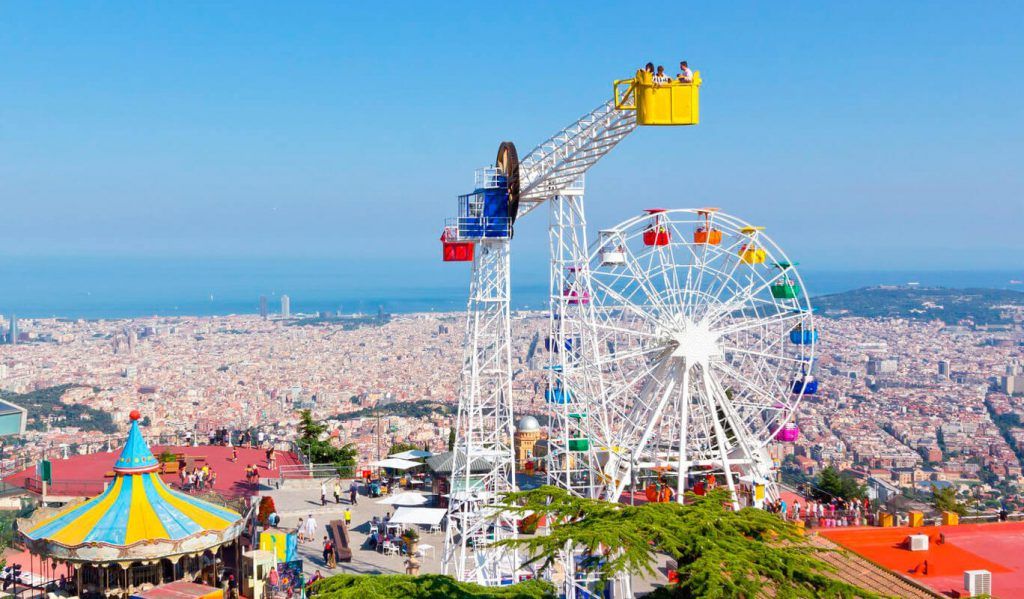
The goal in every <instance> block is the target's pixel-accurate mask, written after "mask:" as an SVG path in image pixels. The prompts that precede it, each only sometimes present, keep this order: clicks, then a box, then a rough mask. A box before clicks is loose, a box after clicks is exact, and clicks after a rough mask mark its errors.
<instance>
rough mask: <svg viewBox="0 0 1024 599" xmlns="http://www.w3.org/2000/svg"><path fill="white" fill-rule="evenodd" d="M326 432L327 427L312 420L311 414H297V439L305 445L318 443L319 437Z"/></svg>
mask: <svg viewBox="0 0 1024 599" xmlns="http://www.w3.org/2000/svg"><path fill="white" fill-rule="evenodd" d="M325 432H327V425H326V424H323V423H321V422H317V421H316V420H314V419H313V412H312V411H310V410H302V411H301V412H299V438H300V439H302V441H303V442H305V443H310V442H313V441H319V440H320V436H321V435H323V434H324V433H325Z"/></svg>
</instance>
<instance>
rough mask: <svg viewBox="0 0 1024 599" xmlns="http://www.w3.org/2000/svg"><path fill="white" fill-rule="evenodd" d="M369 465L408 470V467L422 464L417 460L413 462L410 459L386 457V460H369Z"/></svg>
mask: <svg viewBox="0 0 1024 599" xmlns="http://www.w3.org/2000/svg"><path fill="white" fill-rule="evenodd" d="M370 465H371V466H373V467H375V468H393V469H394V470H408V469H409V468H415V467H416V466H422V465H423V464H421V463H419V462H413V461H410V460H402V459H399V458H388V459H386V460H378V461H376V462H370Z"/></svg>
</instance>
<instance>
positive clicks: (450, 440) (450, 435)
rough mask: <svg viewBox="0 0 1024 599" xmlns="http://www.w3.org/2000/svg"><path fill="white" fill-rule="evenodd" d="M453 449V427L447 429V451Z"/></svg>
mask: <svg viewBox="0 0 1024 599" xmlns="http://www.w3.org/2000/svg"><path fill="white" fill-rule="evenodd" d="M454 450H455V427H454V426H453V427H451V428H450V429H448V451H454Z"/></svg>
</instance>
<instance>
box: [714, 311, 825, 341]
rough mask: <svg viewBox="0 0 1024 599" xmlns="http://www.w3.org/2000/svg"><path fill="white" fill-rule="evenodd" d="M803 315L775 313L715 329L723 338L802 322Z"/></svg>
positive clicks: (799, 313)
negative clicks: (792, 322)
mask: <svg viewBox="0 0 1024 599" xmlns="http://www.w3.org/2000/svg"><path fill="white" fill-rule="evenodd" d="M804 316H805V315H804V314H803V313H801V312H776V313H774V314H768V315H767V316H762V317H760V318H753V319H747V320H739V319H737V320H736V321H734V322H731V323H729V324H727V325H725V326H723V327H721V328H716V329H715V330H716V331H718V332H719V333H720V334H721V335H722V336H723V337H724V336H726V335H732V334H734V333H741V332H745V331H751V330H754V329H760V328H767V327H770V326H773V325H782V324H785V323H787V322H790V321H794V320H803V318H804Z"/></svg>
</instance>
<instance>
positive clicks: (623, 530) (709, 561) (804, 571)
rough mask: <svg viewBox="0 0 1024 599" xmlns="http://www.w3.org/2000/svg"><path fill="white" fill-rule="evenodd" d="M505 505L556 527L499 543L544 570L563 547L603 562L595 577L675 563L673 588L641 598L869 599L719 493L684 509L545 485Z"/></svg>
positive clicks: (783, 525)
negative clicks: (665, 560) (664, 560)
mask: <svg viewBox="0 0 1024 599" xmlns="http://www.w3.org/2000/svg"><path fill="white" fill-rule="evenodd" d="M507 500H508V503H509V504H510V505H509V509H511V510H513V511H514V512H517V513H520V514H522V513H526V512H533V513H537V514H544V515H545V516H547V518H548V521H549V522H561V523H562V524H561V525H559V526H554V527H552V529H551V532H550V534H547V535H536V536H531V537H522V538H518V539H508V540H505V541H500V542H499V543H500V544H503V545H514V546H519V547H520V548H521V549H523V550H524V553H526V554H528V555H532V556H535V557H534V558H533V560H532V561H533V562H535V563H536V562H539V563H540V566H541V567H542V568H543V567H548V566H551V565H553V564H554V562H555V560H557V559H558V556H559V553H560V552H561V551H562V550H563V549H564V547H565V545H566V543H567V542H570V541H571V543H572V544H574V545H575V546H576V547H581V548H584V550H585V551H587V552H590V553H593V554H594V555H600V553H599V551H601V548H602V547H603V548H608V549H610V552H609V553H608V554H607V555H605V556H604V562H603V566H602V568H601V572H600V576H601V577H602V580H603V581H605V582H606V581H607V580H609V579H610V578H612V577H614V576H615V575H617V574H619V573H622V572H628V573H631V574H642V573H646V574H647V575H652V576H653V575H654V574H655V569H654V568H655V565H656V564H657V559H658V557H659V555H663V554H667V555H669V556H670V557H672V558H673V559H674V560H675V561H676V564H677V569H678V571H679V583H678V584H673V585H670V586H667V587H664V588H663V589H660V590H658V591H655V592H654V593H653V594H651V595H649V596H650V597H720V598H737V599H738V598H748V597H766V596H776V597H807V598H810V597H835V598H839V597H842V598H850V597H876V595H875V594H873V593H871V592H870V591H867V590H864V589H861V588H859V587H856V586H853V585H850V584H848V583H845V582H842V581H840V580H838V579H836V578H834V577H833V576H832V575H831V574H832V573H833V572H834V571H835V569H834V568H833V567H832V566H830V565H828V564H826V563H825V562H824V561H822V560H820V559H818V558H817V555H818V554H820V553H821V552H823V551H827V550H824V549H820V548H816V547H812V546H810V545H808V544H807V543H806V542H805V540H804V538H803V537H802V536H801V535H800V534H799V533H798V532H797V531H796V529H795V527H794V526H793V525H791V524H789V523H787V522H784V521H783V520H781V519H780V518H778V517H777V516H775V515H773V514H769V513H768V512H765V511H763V510H758V509H753V508H745V509H742V510H739V511H733V510H732V509H730V508H727V507H726V505H727V504H728V503H729V494H728V491H726V490H724V489H716V490H714V491H712V492H710V493H708V494H707V495H705V496H697V495H693V494H688V495H687V501H688V502H689V503H687V504H686V505H680V504H678V503H648V504H644V505H639V506H628V505H622V504H614V503H608V502H604V501H598V500H593V499H584V498H579V497H575V496H573V495H571V494H570V493H568V492H566V491H564V490H562V489H559V488H557V487H552V486H544V487H540V488H539V489H535V490H532V491H523V492H519V493H512V494H510V495H509V496H508V497H507Z"/></svg>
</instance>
